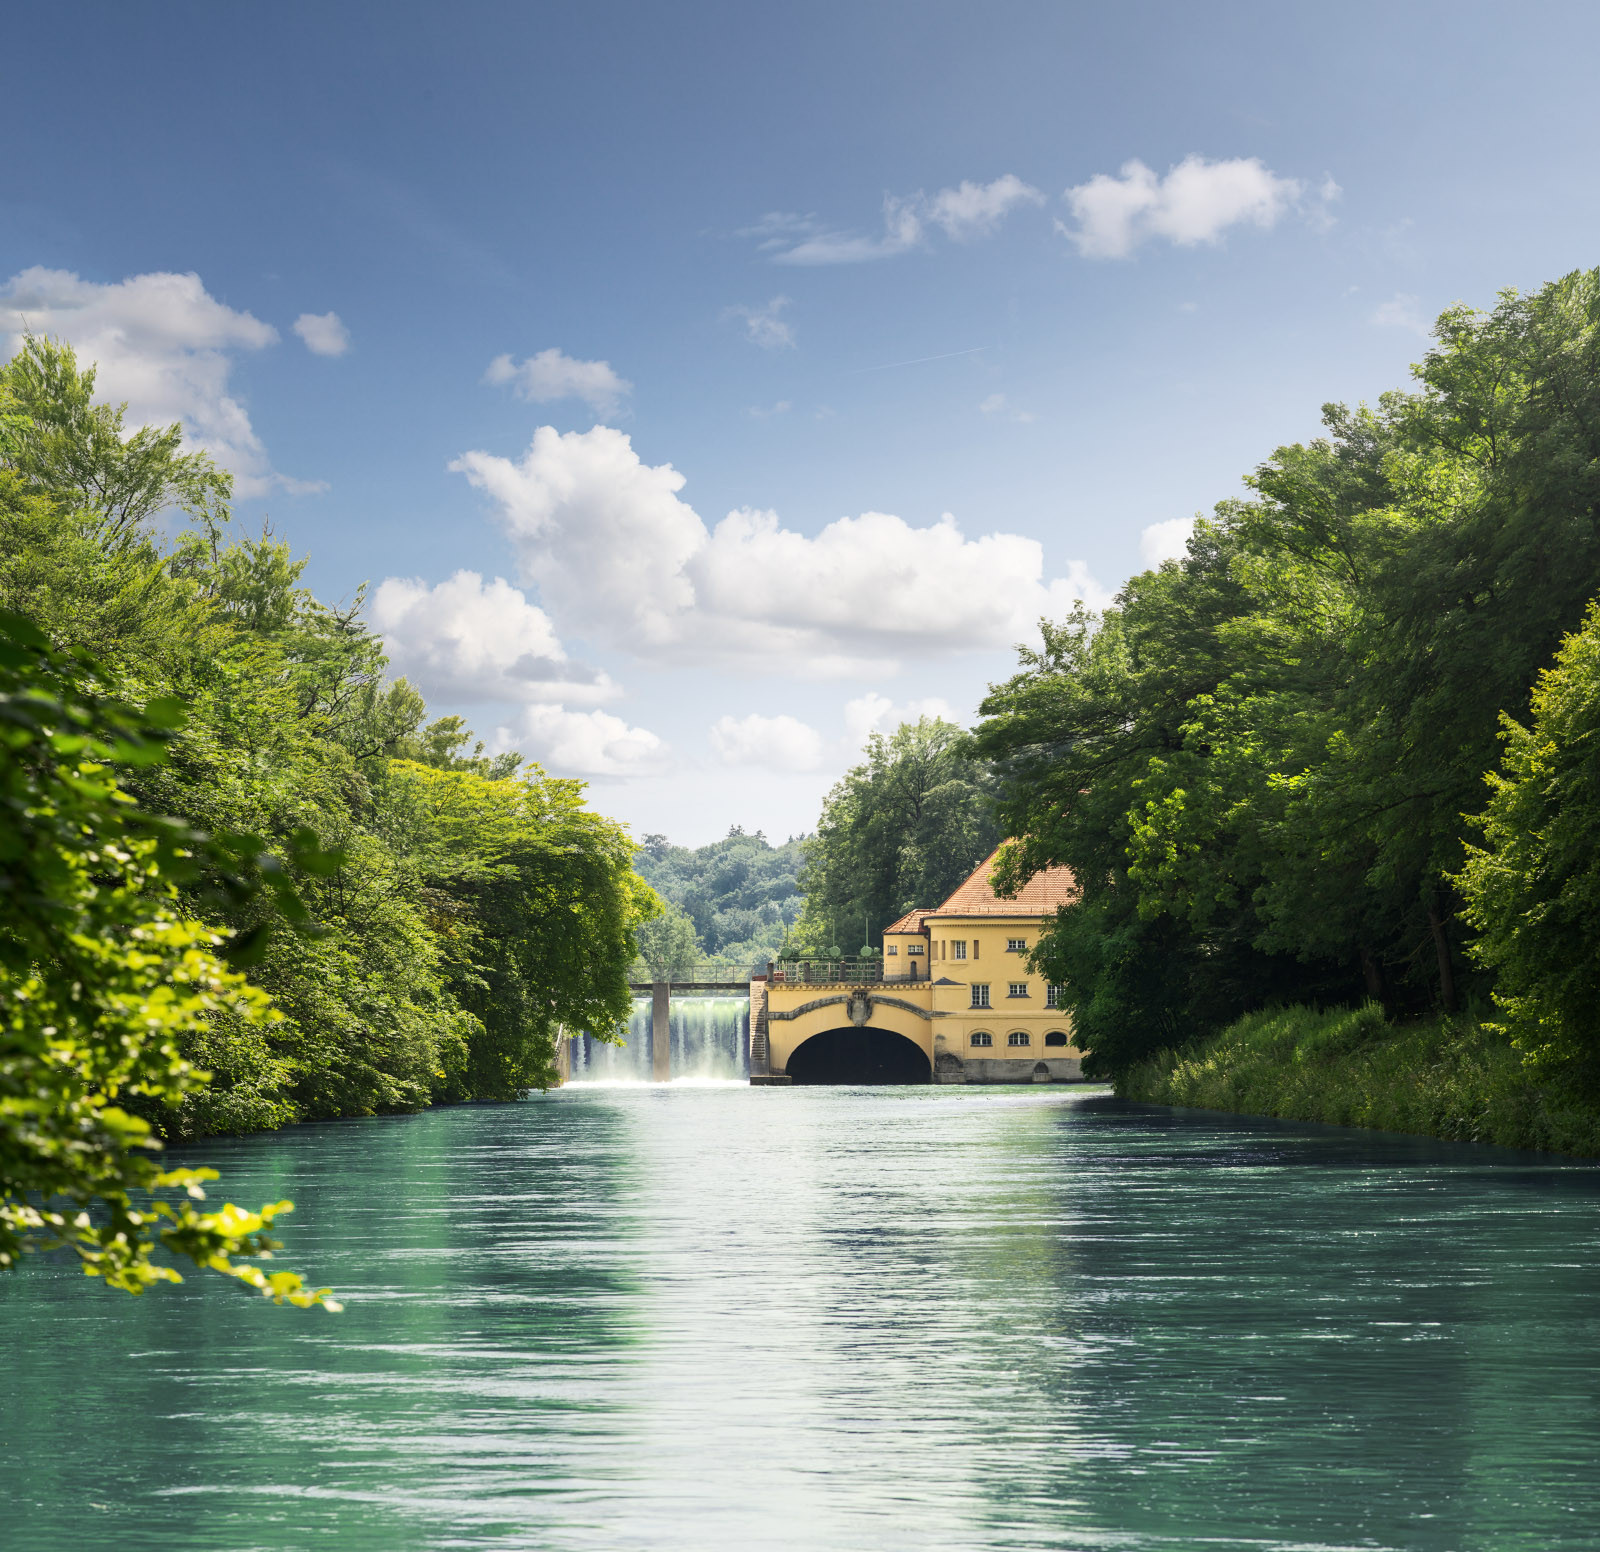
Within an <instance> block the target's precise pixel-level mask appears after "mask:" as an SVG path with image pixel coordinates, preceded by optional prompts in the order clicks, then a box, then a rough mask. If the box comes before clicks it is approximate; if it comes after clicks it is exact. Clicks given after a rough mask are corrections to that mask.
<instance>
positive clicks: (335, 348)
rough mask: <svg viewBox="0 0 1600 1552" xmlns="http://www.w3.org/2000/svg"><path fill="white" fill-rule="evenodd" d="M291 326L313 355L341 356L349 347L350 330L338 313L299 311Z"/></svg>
mask: <svg viewBox="0 0 1600 1552" xmlns="http://www.w3.org/2000/svg"><path fill="white" fill-rule="evenodd" d="M293 327H294V332H295V333H296V334H298V335H299V336H300V338H301V339H302V340H304V341H305V347H306V349H307V350H309V351H310V352H311V354H312V355H314V356H342V355H343V354H344V353H345V351H347V350H348V349H349V348H350V331H349V330H348V329H347V328H345V326H344V323H343V321H342V320H341V319H340V317H339V315H338V313H301V314H300V316H299V317H298V318H296V319H295V321H294V325H293Z"/></svg>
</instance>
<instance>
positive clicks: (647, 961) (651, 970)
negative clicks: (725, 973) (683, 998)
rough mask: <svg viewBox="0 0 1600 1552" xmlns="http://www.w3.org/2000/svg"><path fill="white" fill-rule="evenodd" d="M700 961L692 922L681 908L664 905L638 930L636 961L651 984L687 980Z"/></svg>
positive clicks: (698, 943) (669, 904)
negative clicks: (637, 954)
mask: <svg viewBox="0 0 1600 1552" xmlns="http://www.w3.org/2000/svg"><path fill="white" fill-rule="evenodd" d="M701 957H702V956H701V953H700V940H699V939H698V938H697V937H696V936H695V931H694V921H693V919H692V918H691V917H690V916H689V915H688V913H687V912H686V911H685V910H684V909H683V908H682V907H681V906H677V905H672V904H671V903H666V902H664V903H663V905H662V908H661V912H660V914H659V915H657V916H654V917H652V918H651V919H650V920H649V921H647V922H645V923H644V924H643V925H642V926H641V927H640V928H639V958H640V959H641V960H642V961H643V962H644V967H645V970H646V971H647V972H648V974H649V977H650V979H651V980H652V981H680V980H687V979H689V977H690V976H691V975H692V974H693V972H694V968H695V966H696V965H697V964H698V963H699V962H700V959H701Z"/></svg>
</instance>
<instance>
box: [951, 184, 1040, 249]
mask: <svg viewBox="0 0 1600 1552" xmlns="http://www.w3.org/2000/svg"><path fill="white" fill-rule="evenodd" d="M1043 203H1044V195H1043V194H1041V193H1040V192H1039V191H1038V189H1036V188H1033V187H1032V186H1031V185H1029V184H1026V183H1024V182H1023V181H1022V179H1021V178H1019V177H1017V176H1016V174H1015V173H1009V172H1008V173H1006V174H1005V175H1004V176H1003V177H999V178H996V179H995V180H994V182H993V183H968V182H966V181H965V180H963V181H962V182H961V183H959V184H957V185H956V187H955V188H953V189H940V190H939V192H938V193H937V194H935V195H934V196H933V198H932V199H931V200H929V201H928V211H927V218H928V220H930V221H931V222H933V224H934V225H935V226H938V227H941V228H942V229H943V231H944V234H945V236H946V237H952V238H954V239H955V240H956V241H957V242H964V241H966V240H968V239H969V238H973V237H988V236H989V235H990V234H991V233H992V232H993V231H994V229H995V228H996V227H997V226H998V225H999V224H1000V222H1001V220H1002V219H1003V218H1004V217H1005V216H1006V215H1008V214H1009V213H1010V212H1011V211H1013V210H1015V209H1016V208H1017V207H1018V206H1019V205H1042V204H1043Z"/></svg>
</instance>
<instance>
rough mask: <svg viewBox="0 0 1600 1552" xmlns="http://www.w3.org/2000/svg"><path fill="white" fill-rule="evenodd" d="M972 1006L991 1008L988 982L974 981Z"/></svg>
mask: <svg viewBox="0 0 1600 1552" xmlns="http://www.w3.org/2000/svg"><path fill="white" fill-rule="evenodd" d="M972 1006H973V1007H975V1008H987V1007H988V1006H989V987H988V983H987V982H978V981H974V982H973V983H972Z"/></svg>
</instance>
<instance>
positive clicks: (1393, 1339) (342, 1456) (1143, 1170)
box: [0, 1081, 1600, 1552]
mask: <svg viewBox="0 0 1600 1552" xmlns="http://www.w3.org/2000/svg"><path fill="white" fill-rule="evenodd" d="M206 1152H207V1154H208V1156H209V1157H210V1158H211V1159H212V1161H214V1162H215V1163H217V1164H218V1165H220V1166H221V1167H222V1168H223V1169H224V1171H225V1174H226V1179H227V1181H228V1183H229V1195H230V1196H232V1197H234V1198H235V1199H238V1200H241V1201H250V1202H255V1201H260V1200H263V1199H267V1198H276V1197H279V1196H292V1197H293V1198H294V1199H295V1201H296V1202H297V1204H298V1208H297V1211H296V1213H295V1215H294V1218H293V1220H291V1224H292V1227H291V1228H290V1230H289V1233H288V1237H289V1239H290V1242H291V1248H290V1250H289V1252H288V1253H286V1255H285V1257H284V1259H285V1260H286V1262H287V1263H288V1264H290V1265H292V1266H294V1267H296V1268H297V1269H301V1270H304V1271H305V1272H307V1273H308V1274H311V1275H313V1276H314V1277H316V1278H317V1279H319V1280H321V1281H326V1282H329V1283H332V1284H334V1285H336V1286H337V1288H338V1290H339V1292H340V1294H341V1295H342V1296H343V1297H344V1298H345V1299H346V1300H347V1302H348V1311H347V1313H345V1314H344V1315H341V1316H337V1317H334V1316H328V1315H326V1314H323V1313H321V1312H308V1313H301V1312H296V1311H292V1310H279V1309H274V1308H272V1307H270V1306H268V1305H265V1304H262V1303H260V1302H258V1301H253V1300H251V1299H248V1298H245V1297H243V1296H240V1295H236V1294H233V1293H231V1292H230V1290H229V1288H228V1287H227V1286H226V1285H225V1284H223V1283H222V1282H221V1280H220V1279H217V1278H200V1277H193V1278H191V1279H190V1281H189V1282H188V1283H186V1284H185V1285H184V1286H183V1287H182V1288H179V1289H173V1290H166V1291H158V1292H156V1293H152V1294H150V1295H148V1296H146V1297H145V1298H143V1299H140V1300H137V1301H132V1300H129V1299H126V1298H122V1297H118V1296H114V1295H111V1294H108V1293H106V1292H105V1291H104V1290H102V1289H101V1288H99V1287H98V1285H96V1284H95V1283H93V1282H91V1281H90V1280H88V1279H86V1278H84V1277H82V1276H81V1275H79V1274H77V1273H76V1272H74V1271H73V1270H72V1269H70V1268H68V1267H65V1266H60V1265H40V1264H35V1265H32V1266H30V1267H29V1268H28V1269H27V1270H26V1271H25V1272H24V1273H22V1274H21V1275H20V1276H19V1277H17V1278H15V1279H10V1280H6V1281H4V1282H3V1283H0V1336H3V1337H4V1340H5V1344H6V1345H5V1353H6V1360H5V1377H6V1393H5V1395H4V1397H3V1398H0V1408H3V1418H4V1421H3V1423H0V1446H3V1449H4V1460H5V1465H6V1493H5V1497H4V1499H3V1500H0V1545H3V1546H4V1548H6V1549H7V1552H34V1549H50V1552H56V1549H75V1548H80V1547H84V1548H90V1547H94V1548H98V1547H107V1548H162V1549H189V1548H205V1549H221V1548H228V1549H249V1548H271V1549H282V1548H332V1549H355V1548H363V1549H364V1548H372V1549H385V1552H387V1549H396V1548H457V1547H460V1548H475V1549H476V1548H558V1549H569V1548H570V1549H578V1548H582V1549H615V1548H685V1549H690V1548H692V1549H696V1552H704V1549H723V1548H727V1549H733V1548H737V1549H740V1552H748V1549H764V1548H808V1549H809V1548H829V1549H832V1548H838V1549H849V1552H857V1549H866V1548H949V1549H960V1552H973V1549H979V1552H982V1549H993V1548H1033V1547H1040V1548H1044V1547H1048V1548H1085V1549H1089V1548H1092V1549H1103V1548H1116V1549H1120V1548H1140V1549H1144V1548H1183V1549H1187V1548H1206V1549H1211V1552H1217V1549H1231V1548H1250V1549H1288V1548H1294V1549H1312V1548H1315V1549H1318V1552H1322V1549H1334V1548H1340V1549H1342V1548H1362V1549H1368V1548H1405V1549H1427V1552H1431V1549H1452V1552H1455V1549H1485V1552H1506V1549H1520V1548H1527V1549H1529V1552H1562V1549H1569V1548H1570V1549H1574V1552H1576V1549H1582V1552H1593V1549H1594V1548H1595V1547H1597V1546H1600V1369H1597V1339H1600V1278H1597V1276H1596V1267H1597V1261H1600V1171H1597V1170H1596V1169H1595V1168H1593V1167H1590V1166H1587V1165H1583V1164H1577V1163H1565V1162H1563V1161H1560V1160H1556V1159H1551V1158H1547V1157H1536V1156H1529V1155H1518V1154H1509V1153H1500V1152H1495V1151H1492V1150H1474V1149H1471V1148H1466V1147H1450V1146H1444V1145H1438V1144H1432V1143H1426V1142H1417V1141H1411V1140H1407V1139H1404V1138H1395V1137H1388V1136H1381V1135H1372V1134H1359V1133H1351V1132H1340V1131H1334V1130H1323V1129H1315V1128H1303V1127H1292V1126H1280V1125H1274V1124H1271V1123H1259V1122H1243V1121H1237V1120H1231V1119H1227V1118H1217V1117H1209V1116H1203V1115H1197V1114H1192V1113H1173V1112H1168V1111H1156V1110H1139V1109H1134V1108H1130V1107H1127V1106H1124V1105H1121V1104H1119V1103H1117V1102H1116V1101H1114V1100H1111V1099H1108V1098H1106V1097H1104V1096H1103V1095H1101V1094H1097V1093H1095V1092H1094V1091H1086V1090H1064V1089H1060V1088H1039V1089H1033V1088H1029V1089H1025V1090H1009V1091H1008V1090H1003V1089H1001V1090H996V1089H989V1090H984V1089H959V1088H957V1089H949V1088H944V1089H937V1088H921V1089H890V1090H885V1089H876V1090H864V1089H854V1090H849V1089H794V1090H783V1089H751V1088H748V1087H745V1086H742V1085H732V1084H728V1085H720V1086H719V1085H715V1084H708V1083H705V1082H703V1081H702V1082H701V1083H698V1084H696V1083H686V1084H681V1085H673V1086H670V1087H666V1088H653V1087H650V1086H648V1085H625V1084H610V1085H594V1086H581V1087H573V1088H569V1089H567V1090H565V1091H563V1092H561V1093H557V1094H552V1095H549V1096H547V1097H544V1098H536V1099H532V1100H530V1101H528V1102H527V1103H524V1104H520V1105H512V1106H502V1107H474V1108H468V1109H460V1110H441V1111H435V1112H432V1113H429V1114H425V1115H420V1116H415V1117H409V1118H394V1119H383V1120H373V1121H366V1122H354V1123H347V1124H342V1125H331V1126H321V1127H306V1128H301V1129H299V1130H295V1131H290V1132H286V1133H283V1134H281V1135H279V1136H274V1137H258V1138H250V1139H246V1140H243V1141H238V1142H230V1143H227V1144H224V1145H218V1146H213V1147H210V1148H208V1149H207V1150H206Z"/></svg>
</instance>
